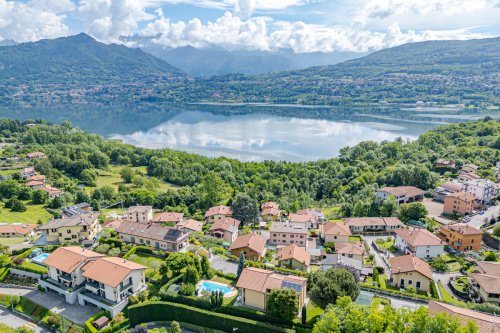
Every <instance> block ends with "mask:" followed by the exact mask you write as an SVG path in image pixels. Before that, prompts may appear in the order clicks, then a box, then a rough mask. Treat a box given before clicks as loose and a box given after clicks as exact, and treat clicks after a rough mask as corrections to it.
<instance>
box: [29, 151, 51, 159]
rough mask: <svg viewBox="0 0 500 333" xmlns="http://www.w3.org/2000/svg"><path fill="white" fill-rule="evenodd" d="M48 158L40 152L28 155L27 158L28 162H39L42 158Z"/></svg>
mask: <svg viewBox="0 0 500 333" xmlns="http://www.w3.org/2000/svg"><path fill="white" fill-rule="evenodd" d="M46 157H47V155H45V154H44V153H42V152H39V151H35V152H33V153H28V154H26V158H27V159H28V160H38V159H40V158H46Z"/></svg>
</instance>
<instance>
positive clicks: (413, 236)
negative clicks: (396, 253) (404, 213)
mask: <svg viewBox="0 0 500 333" xmlns="http://www.w3.org/2000/svg"><path fill="white" fill-rule="evenodd" d="M395 232H396V242H395V244H394V246H395V247H396V248H398V249H399V250H400V251H401V252H403V253H405V254H413V255H415V256H416V257H418V258H425V259H431V258H435V257H437V256H440V255H442V254H444V253H445V251H444V246H445V245H446V243H445V242H443V241H442V240H441V239H440V238H439V237H437V236H436V235H434V234H433V233H431V232H430V231H427V230H425V229H414V228H409V229H398V230H396V231H395Z"/></svg>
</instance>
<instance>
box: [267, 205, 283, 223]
mask: <svg viewBox="0 0 500 333" xmlns="http://www.w3.org/2000/svg"><path fill="white" fill-rule="evenodd" d="M280 218H281V211H280V210H279V209H278V208H273V207H269V208H264V209H263V210H262V220H264V222H275V221H279V219H280Z"/></svg>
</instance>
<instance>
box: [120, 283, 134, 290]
mask: <svg viewBox="0 0 500 333" xmlns="http://www.w3.org/2000/svg"><path fill="white" fill-rule="evenodd" d="M130 287H132V282H129V283H127V284H125V285H123V286H120V290H126V289H128V288H130Z"/></svg>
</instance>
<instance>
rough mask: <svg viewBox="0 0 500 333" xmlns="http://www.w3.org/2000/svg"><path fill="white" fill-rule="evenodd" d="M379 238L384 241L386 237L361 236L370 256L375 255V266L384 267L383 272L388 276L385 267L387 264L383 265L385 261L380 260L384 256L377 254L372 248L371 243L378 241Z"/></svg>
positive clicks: (387, 269)
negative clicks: (366, 244)
mask: <svg viewBox="0 0 500 333" xmlns="http://www.w3.org/2000/svg"><path fill="white" fill-rule="evenodd" d="M379 238H381V239H386V238H387V236H363V239H364V240H366V242H367V243H368V245H369V248H370V254H374V255H375V264H376V265H377V266H381V267H384V270H385V272H384V273H385V274H386V275H388V274H389V266H387V264H386V263H385V261H384V260H383V258H382V257H383V256H384V254H382V253H379V252H377V251H376V250H375V248H374V247H373V245H372V242H375V240H376V239H379Z"/></svg>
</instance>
